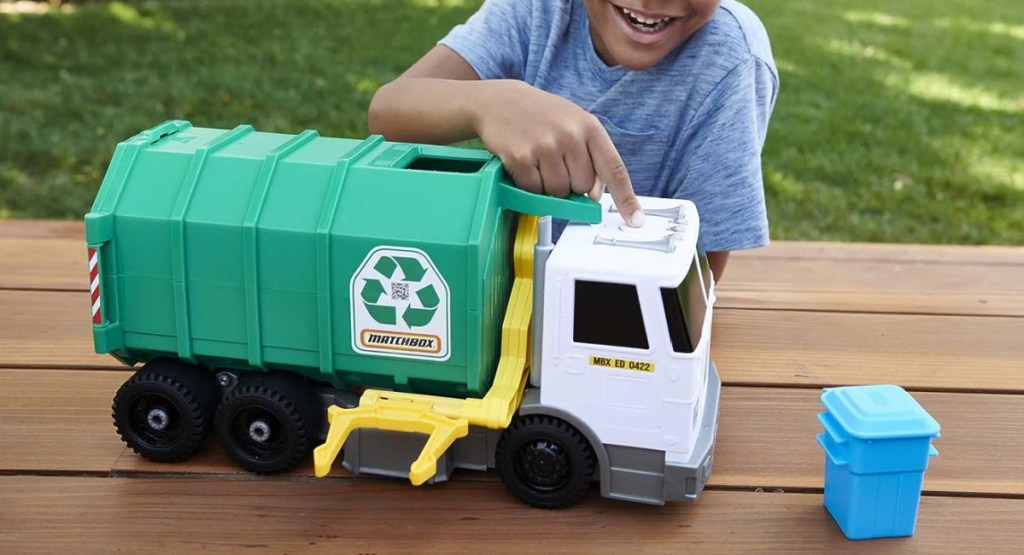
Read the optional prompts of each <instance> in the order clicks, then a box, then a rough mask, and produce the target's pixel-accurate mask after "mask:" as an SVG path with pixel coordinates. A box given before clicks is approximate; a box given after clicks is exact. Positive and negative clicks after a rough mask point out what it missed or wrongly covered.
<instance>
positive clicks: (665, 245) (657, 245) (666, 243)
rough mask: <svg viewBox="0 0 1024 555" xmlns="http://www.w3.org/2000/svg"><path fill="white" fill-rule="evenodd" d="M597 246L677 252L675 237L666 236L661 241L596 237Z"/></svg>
mask: <svg viewBox="0 0 1024 555" xmlns="http://www.w3.org/2000/svg"><path fill="white" fill-rule="evenodd" d="M594 244H595V245H608V246H611V247H628V248H633V249H648V250H652V251H658V252H674V251H675V250H676V241H675V237H674V236H673V235H666V236H664V237H662V238H661V239H653V240H648V241H632V240H623V239H616V238H614V237H602V236H600V235H599V236H597V237H594Z"/></svg>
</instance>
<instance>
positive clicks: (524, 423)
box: [495, 415, 597, 509]
mask: <svg viewBox="0 0 1024 555" xmlns="http://www.w3.org/2000/svg"><path fill="white" fill-rule="evenodd" d="M596 464H597V463H596V457H595V456H594V450H593V449H592V448H591V447H590V443H589V442H587V439H586V438H585V437H584V436H583V434H581V433H580V432H579V430H577V429H576V428H575V427H573V426H572V425H570V424H569V423H568V422H565V421H564V420H561V419H559V418H555V417H553V416H543V415H530V416H525V417H522V418H516V419H515V420H514V421H513V422H512V424H511V425H510V426H509V427H508V428H506V429H505V431H504V432H502V434H501V438H500V439H499V440H498V447H497V450H496V452H495V466H497V467H498V472H499V474H500V475H501V482H502V483H503V484H505V487H507V488H508V489H509V490H510V491H511V492H512V494H513V495H515V496H516V497H517V498H519V500H521V501H523V502H524V503H527V504H529V505H531V506H534V507H539V508H542V509H561V508H564V507H568V506H570V505H573V504H575V503H576V502H578V501H579V500H580V499H582V498H583V496H584V495H586V493H587V490H588V489H590V481H591V477H592V476H593V475H594V467H595V466H596Z"/></svg>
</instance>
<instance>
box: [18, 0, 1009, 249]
mask: <svg viewBox="0 0 1024 555" xmlns="http://www.w3.org/2000/svg"><path fill="white" fill-rule="evenodd" d="M479 3H480V0H216V1H204V0H174V1H162V2H127V1H125V2H106V1H102V0H97V1H95V2H89V3H84V4H72V5H70V6H69V5H68V3H67V2H65V3H64V6H63V7H61V8H58V9H51V8H45V9H44V7H41V5H39V4H36V3H31V2H21V3H10V2H6V3H0V217H58V218H79V217H81V216H82V214H83V213H84V212H85V211H86V210H87V209H88V206H89V204H90V203H91V201H92V198H93V196H94V195H95V191H96V188H97V187H98V185H99V182H100V180H101V179H102V177H103V173H104V171H105V170H106V166H107V163H108V162H109V157H110V154H111V153H112V151H113V148H114V146H115V145H116V143H117V142H118V141H120V140H123V139H125V138H127V137H130V136H131V135H133V134H135V133H137V132H138V131H139V130H141V129H145V128H148V127H151V126H153V125H154V124H156V123H158V122H161V121H163V120H166V119H172V118H173V119H179V118H180V119H187V120H190V121H192V122H193V123H194V124H195V125H201V126H209V127H221V128H230V127H234V126H235V125H238V124H240V123H251V124H253V125H255V126H256V128H257V129H261V130H267V131H278V132H287V133H295V132H298V131H301V130H303V129H307V128H312V129H317V130H319V131H320V132H321V134H323V135H329V136H352V137H358V136H363V135H365V134H366V119H365V112H366V107H367V105H368V103H369V101H370V98H372V95H373V93H374V91H375V90H376V89H377V88H378V87H379V86H380V85H381V84H383V83H386V82H387V81H389V80H390V79H392V78H393V77H394V76H395V75H397V74H398V73H399V72H401V71H402V70H404V69H405V68H406V67H408V65H409V64H410V63H412V62H413V61H414V60H415V59H417V58H418V57H419V56H420V55H421V54H422V53H423V52H425V51H426V50H427V49H429V48H430V47H431V46H432V45H433V44H435V43H436V41H437V40H438V39H439V38H440V37H441V36H443V35H444V34H445V33H446V32H447V31H448V30H449V29H450V28H451V27H452V26H454V25H456V24H458V23H461V22H462V21H464V20H465V19H466V18H467V17H468V16H469V15H470V14H471V13H472V12H473V10H474V9H475V7H476V6H478V5H479ZM30 4H31V5H30ZM749 5H750V6H751V7H752V8H754V10H755V11H756V12H757V13H758V14H759V15H760V16H761V18H762V19H763V20H764V22H765V25H766V27H767V28H768V31H769V34H770V36H771V38H772V45H773V48H774V52H775V57H776V60H777V62H778V67H779V70H780V72H781V78H782V89H781V94H780V96H779V100H778V104H777V106H776V110H775V114H774V116H773V119H772V124H771V127H770V130H769V136H768V142H767V144H766V146H765V150H764V156H763V159H764V175H765V183H766V193H767V198H768V206H769V214H770V221H771V230H772V237H773V238H776V239H834V240H866V241H914V242H929V243H936V242H941V243H948V242H958V243H1012V244H1024V208H1022V207H1024V168H1022V165H1024V131H1022V130H1024V69H1022V68H1024V2H1019V1H1018V0H996V1H992V2H976V1H974V0H905V1H903V2H891V1H883V0H833V1H829V2H822V1H820V0H786V1H784V2H780V1H778V0H750V1H749ZM14 6H19V9H18V10H15V9H14ZM37 8H38V9H37Z"/></svg>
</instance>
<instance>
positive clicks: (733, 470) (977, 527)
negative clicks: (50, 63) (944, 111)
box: [0, 220, 1024, 554]
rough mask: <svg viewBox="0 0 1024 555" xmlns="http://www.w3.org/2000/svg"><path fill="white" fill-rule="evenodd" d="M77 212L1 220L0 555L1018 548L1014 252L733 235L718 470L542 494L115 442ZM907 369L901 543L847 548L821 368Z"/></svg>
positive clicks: (109, 381)
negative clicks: (765, 240) (910, 408)
mask: <svg viewBox="0 0 1024 555" xmlns="http://www.w3.org/2000/svg"><path fill="white" fill-rule="evenodd" d="M82 232H83V230H82V225H81V223H80V222H33V221H2V220H0V260H2V262H0V314H2V315H3V318H0V553H3V554H6V553H18V554H21V553H52V552H55V551H58V550H59V551H68V550H69V549H72V550H74V551H75V552H76V553H112V552H126V553H141V552H158V553H196V552H203V553H205V552H210V553H243V552H257V553H300V552H301V553H304V552H313V553H318V552H330V553H409V552H437V553H481V552H495V553H498V552H516V553H534V552H544V553H608V552H613V553H621V552H624V551H639V552H643V553H647V552H650V553H681V552H692V553H824V552H829V553H833V552H834V553H872V554H874V553H883V554H886V553H958V554H960V553H1014V554H1016V553H1024V527H1022V526H1021V525H1020V523H1021V522H1024V439H1022V437H1021V435H1022V432H1024V248H1014V247H960V246H921V245H875V244H841V243H805V242H776V243H774V244H772V245H771V246H770V247H768V248H765V249H760V250H757V251H751V252H741V253H735V254H734V255H733V256H732V258H731V260H730V263H729V268H728V271H727V275H726V280H725V281H724V282H723V284H722V286H721V287H720V289H719V291H718V293H719V302H718V307H717V309H716V311H715V322H714V343H713V358H714V359H715V361H716V364H717V365H718V368H719V370H720V372H721V375H722V378H723V380H724V381H725V383H726V385H725V387H724V388H723V392H722V401H721V414H720V424H719V430H718V434H719V435H718V439H717V443H716V450H715V467H714V471H713V473H712V477H711V483H710V484H709V486H708V490H706V491H705V493H704V495H702V496H701V498H700V499H699V500H698V502H697V503H696V504H693V505H687V504H671V505H669V506H667V507H648V506H640V505H636V504H631V503H624V502H615V501H609V500H606V499H602V498H600V496H599V495H597V491H596V488H593V490H592V491H591V494H590V495H589V496H588V497H587V498H586V499H585V500H584V501H583V503H581V504H580V505H579V506H577V507H574V508H572V509H570V510H565V511H554V512H552V511H539V510H534V509H530V508H527V507H525V506H524V505H522V504H520V503H519V502H517V501H515V500H514V499H513V498H512V496H511V495H510V494H509V493H508V492H507V491H506V490H505V489H504V488H503V487H502V486H501V485H500V484H499V483H498V476H497V473H496V472H493V471H490V472H477V471H463V470H459V471H456V473H455V475H454V476H453V478H452V481H450V482H448V483H444V484H435V485H430V486H424V487H419V488H417V487H413V486H411V485H410V484H409V483H408V482H407V481H404V480H397V479H386V478H368V477H361V476H353V475H352V474H350V473H348V472H347V471H345V470H344V469H342V468H340V464H339V465H337V466H338V467H337V468H336V469H335V470H334V472H333V473H332V474H331V475H330V476H328V477H327V478H325V479H315V478H313V477H312V465H311V463H310V462H309V461H306V463H305V464H303V465H301V466H300V467H299V468H298V469H296V470H294V471H292V472H289V473H287V474H284V475H280V476H269V477H262V476H255V475H252V474H250V473H247V472H245V471H243V470H242V469H240V468H238V467H236V466H234V465H233V464H232V463H231V462H230V461H229V460H228V459H227V457H226V456H225V455H224V453H223V452H222V451H221V449H220V448H219V446H217V445H216V441H215V440H214V439H213V438H211V439H210V440H209V441H208V442H207V443H206V444H205V445H204V446H203V447H202V448H201V450H200V451H199V452H198V453H197V454H196V455H195V456H194V457H192V458H191V459H189V460H188V461H184V462H182V463H177V464H158V463H152V462H150V461H146V460H144V459H142V458H140V457H138V456H137V455H135V454H134V453H133V452H132V451H131V450H129V449H126V448H125V446H124V444H123V443H122V442H121V440H120V438H118V436H117V434H116V432H115V430H114V426H113V423H112V420H111V414H110V412H111V411H110V406H111V402H112V398H113V395H114V392H115V391H116V390H117V388H118V387H119V386H120V384H121V383H123V382H124V381H125V380H126V379H127V378H128V377H129V376H130V375H131V373H130V371H131V369H129V368H126V367H124V366H122V365H120V364H119V363H117V362H116V361H115V360H114V359H113V358H111V357H109V356H106V355H97V354H95V352H94V351H93V345H92V336H91V333H90V326H89V301H88V295H87V293H86V288H87V285H88V284H87V283H86V267H87V266H86V260H85V246H84V240H83V238H82ZM869 383H897V384H899V385H902V386H904V387H906V388H907V389H908V390H910V391H912V392H913V395H914V397H915V398H916V399H917V400H918V401H919V402H920V403H921V404H922V406H924V407H925V409H927V410H928V412H929V413H930V414H931V415H932V416H934V417H935V419H936V420H938V421H939V423H940V424H941V426H942V437H941V438H940V439H938V440H936V441H935V442H934V445H935V447H936V448H937V449H938V450H939V453H940V454H939V456H938V457H937V458H935V459H932V460H931V461H930V463H929V467H928V470H927V472H926V474H925V482H924V490H925V495H924V497H923V498H922V501H921V510H920V515H919V519H918V526H917V533H916V534H915V536H914V537H912V538H901V539H887V540H876V541H870V542H851V541H848V540H846V539H844V538H843V536H842V534H841V533H840V531H839V529H838V528H837V527H836V526H835V524H834V522H833V521H832V520H831V518H830V517H829V515H828V513H827V512H826V511H825V509H824V508H823V507H822V497H821V490H822V482H823V459H824V456H823V453H822V451H821V448H820V447H819V446H818V445H817V443H816V441H815V435H816V434H817V433H819V432H820V425H819V424H818V422H817V420H816V414H817V413H818V412H820V411H821V410H822V407H821V405H820V400H819V399H820V393H821V387H823V386H834V385H850V384H869Z"/></svg>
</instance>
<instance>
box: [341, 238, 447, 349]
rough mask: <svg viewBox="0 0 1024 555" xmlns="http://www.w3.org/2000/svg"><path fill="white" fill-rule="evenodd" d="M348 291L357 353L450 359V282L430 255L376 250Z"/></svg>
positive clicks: (367, 258)
mask: <svg viewBox="0 0 1024 555" xmlns="http://www.w3.org/2000/svg"><path fill="white" fill-rule="evenodd" d="M349 293H350V297H349V298H350V299H351V307H352V308H351V311H352V348H353V349H354V350H355V351H356V352H359V353H363V354H375V355H382V356H393V357H401V358H418V359H434V360H447V359H448V357H449V354H450V353H449V345H448V341H449V336H450V327H451V326H450V319H449V317H450V306H449V301H448V283H447V282H446V281H445V280H444V277H443V276H442V275H441V273H440V272H438V270H437V267H436V266H434V262H433V261H432V260H431V259H430V257H429V256H427V254H426V253H425V252H423V251H421V250H419V249H411V248H403V247H377V248H376V249H374V250H372V251H370V253H369V254H368V255H366V258H364V259H363V262H362V264H361V265H360V266H359V269H358V270H356V273H355V274H353V275H352V281H351V284H350V291H349Z"/></svg>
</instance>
